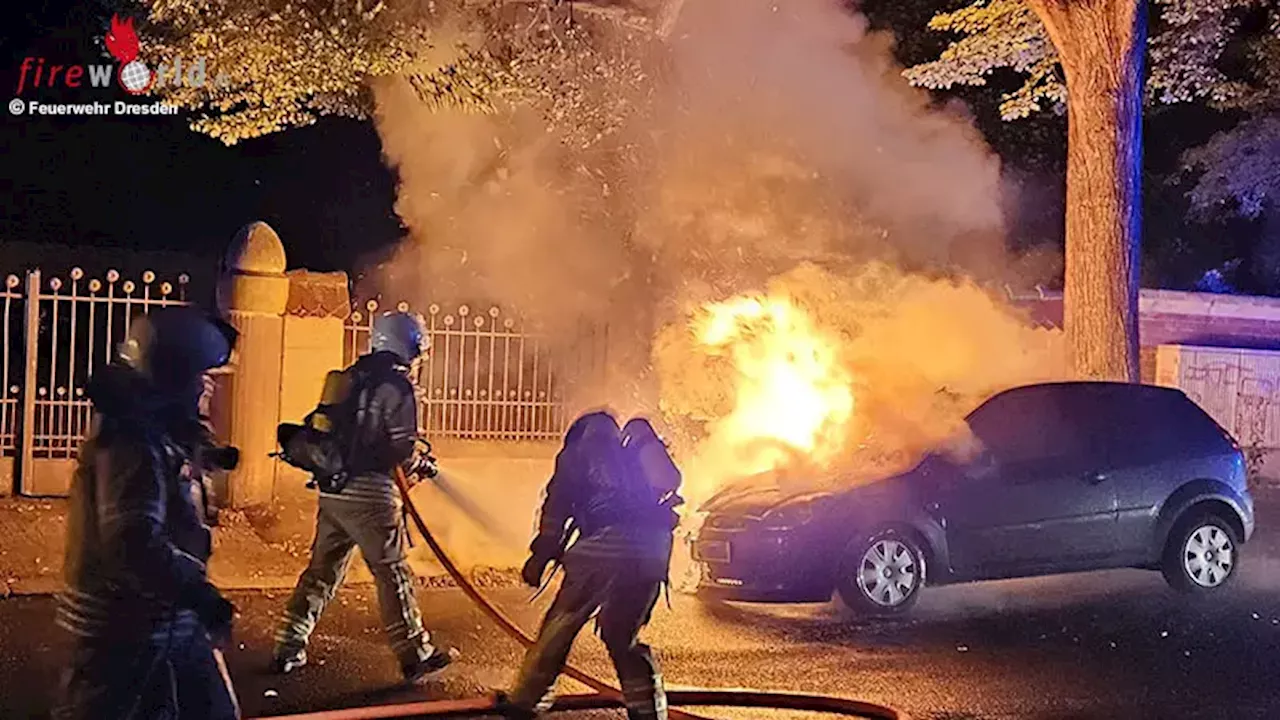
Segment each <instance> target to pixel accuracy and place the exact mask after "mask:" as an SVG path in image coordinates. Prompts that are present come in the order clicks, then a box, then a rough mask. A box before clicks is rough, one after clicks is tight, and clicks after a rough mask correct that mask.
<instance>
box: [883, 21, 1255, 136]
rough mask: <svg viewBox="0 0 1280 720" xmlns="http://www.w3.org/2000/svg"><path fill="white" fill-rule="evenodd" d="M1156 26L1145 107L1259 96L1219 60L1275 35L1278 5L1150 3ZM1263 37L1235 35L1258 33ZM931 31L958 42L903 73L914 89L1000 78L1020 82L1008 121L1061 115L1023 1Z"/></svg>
mask: <svg viewBox="0 0 1280 720" xmlns="http://www.w3.org/2000/svg"><path fill="white" fill-rule="evenodd" d="M1153 6H1154V14H1155V15H1156V23H1155V26H1154V28H1153V32H1152V33H1151V36H1150V39H1149V40H1148V42H1147V52H1148V65H1149V67H1150V75H1149V77H1148V79H1147V85H1146V87H1147V94H1148V96H1147V99H1148V101H1149V102H1159V103H1175V102H1188V101H1192V100H1199V99H1204V100H1208V101H1210V102H1212V103H1214V104H1215V105H1218V106H1221V107H1230V106H1234V105H1239V104H1240V103H1242V102H1248V99H1249V98H1250V97H1251V96H1253V95H1255V94H1256V93H1258V92H1259V85H1258V84H1257V81H1258V80H1264V81H1265V79H1262V78H1250V77H1248V75H1249V73H1247V72H1246V73H1228V72H1226V71H1224V69H1223V65H1224V62H1223V61H1224V58H1225V57H1226V56H1227V54H1228V51H1229V50H1231V49H1233V45H1234V44H1235V43H1236V42H1237V41H1242V42H1243V43H1246V44H1251V45H1254V44H1265V43H1267V42H1270V41H1273V40H1274V39H1275V37H1276V34H1277V32H1280V5H1277V4H1276V3H1275V2H1274V0H1153ZM1260 15H1264V16H1265V17H1266V20H1267V22H1266V23H1264V24H1265V28H1266V29H1265V30H1262V31H1261V32H1252V31H1251V32H1249V33H1247V34H1248V35H1249V37H1245V38H1241V37H1240V36H1241V32H1240V31H1241V30H1242V28H1244V27H1246V26H1253V25H1257V24H1259V23H1257V20H1258V17H1259V16H1260ZM929 27H930V28H931V29H933V30H936V31H940V32H949V33H954V34H955V35H958V36H959V38H958V39H957V40H955V41H954V42H952V43H951V44H950V45H949V46H948V47H947V48H946V49H945V50H944V51H943V52H942V54H941V56H940V57H939V58H938V59H937V60H935V61H932V62H927V63H922V64H920V65H916V66H914V67H911V68H909V69H908V70H907V71H906V73H905V74H906V77H907V79H908V80H909V81H910V82H911V83H912V84H914V85H918V86H921V87H927V88H931V89H945V88H950V87H954V86H956V85H970V86H983V85H987V84H988V82H989V81H990V80H991V78H992V76H993V75H994V74H995V73H996V72H997V71H999V70H1012V71H1015V72H1017V73H1019V74H1021V75H1023V76H1025V80H1024V82H1023V83H1022V85H1021V87H1019V88H1018V89H1016V90H1014V91H1012V92H1009V93H1006V94H1005V95H1004V97H1003V102H1002V104H1001V106H1000V112H1001V115H1002V116H1003V117H1004V118H1005V119H1007V120H1013V119H1019V118H1025V117H1028V116H1030V115H1033V114H1035V113H1037V112H1041V111H1043V110H1051V111H1054V112H1062V111H1063V110H1064V109H1065V106H1066V86H1065V84H1064V81H1063V77H1062V72H1061V68H1060V67H1059V63H1058V56H1057V53H1056V51H1055V50H1054V47H1053V44H1052V43H1051V42H1050V41H1049V38H1048V36H1047V34H1046V33H1045V29H1044V26H1043V25H1042V24H1041V23H1040V21H1039V20H1038V19H1037V17H1036V15H1035V13H1034V12H1032V10H1031V8H1030V7H1029V6H1028V5H1027V4H1026V2H1025V1H1024V0H976V2H974V3H973V4H971V5H969V6H967V7H964V8H961V9H960V10H955V11H952V12H944V13H940V14H938V15H936V16H935V17H934V18H933V20H932V21H930V23H929Z"/></svg>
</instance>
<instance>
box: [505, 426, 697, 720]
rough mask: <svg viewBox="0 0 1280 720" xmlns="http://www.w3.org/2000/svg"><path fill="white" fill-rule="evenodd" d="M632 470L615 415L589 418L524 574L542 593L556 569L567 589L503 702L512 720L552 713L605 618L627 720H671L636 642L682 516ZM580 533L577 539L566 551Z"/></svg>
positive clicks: (568, 446) (577, 429) (648, 657)
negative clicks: (568, 671) (580, 642)
mask: <svg viewBox="0 0 1280 720" xmlns="http://www.w3.org/2000/svg"><path fill="white" fill-rule="evenodd" d="M635 466H636V465H635V463H634V462H631V459H630V458H628V456H627V453H626V450H625V448H624V447H623V442H622V436H621V434H620V432H619V429H618V424H617V421H616V420H614V418H613V417H612V416H611V415H609V414H608V413H603V412H599V413H591V414H588V415H584V416H583V417H581V418H579V419H578V420H577V421H576V422H574V424H573V425H572V426H571V427H570V428H569V431H568V432H567V433H566V435H565V441H564V447H563V448H562V449H561V451H560V454H559V455H558V456H557V457H556V465H555V472H554V474H553V475H552V477H551V480H550V482H548V483H547V488H546V497H545V499H544V501H543V504H542V512H541V517H540V519H539V522H538V535H537V537H536V538H535V539H534V541H533V544H532V546H531V547H530V550H531V556H530V558H529V561H528V562H527V563H526V564H525V566H524V571H523V573H522V575H523V578H524V581H525V582H526V583H527V584H529V585H531V586H533V587H539V586H540V585H541V581H542V576H543V574H544V573H545V571H546V567H547V565H548V564H550V563H551V562H552V561H559V562H560V563H561V564H562V565H563V567H564V571H565V574H564V581H563V583H562V585H561V587H560V591H559V592H558V593H557V594H556V598H555V600H554V601H553V602H552V604H551V607H550V608H549V609H548V610H547V615H546V617H545V618H544V619H543V622H542V627H541V629H540V630H539V632H538V639H537V642H536V643H535V644H534V646H533V647H531V648H530V649H529V651H528V653H527V654H526V655H525V658H524V663H523V665H522V667H521V668H520V674H519V677H518V679H517V680H516V684H515V688H514V689H513V690H512V691H511V692H510V693H504V694H502V695H501V696H500V699H499V700H500V703H501V704H502V706H503V709H504V711H505V712H506V714H507V715H509V716H511V717H527V716H530V715H532V714H534V713H535V712H536V711H537V710H539V709H541V708H544V707H545V706H546V700H547V693H548V691H549V690H550V689H551V687H552V685H553V684H554V683H555V679H556V676H557V675H559V673H560V671H561V669H563V667H564V664H565V660H566V659H567V658H568V655H569V650H570V648H571V647H572V645H573V641H574V638H575V637H577V635H578V632H579V631H580V630H581V629H582V627H583V626H584V625H586V624H587V622H589V621H590V620H591V618H592V617H593V616H595V615H596V614H597V612H598V618H597V627H598V630H599V633H600V637H601V639H602V640H604V644H605V647H606V648H607V649H608V651H609V656H610V658H611V659H612V660H613V665H614V668H615V669H616V670H617V672H618V679H619V681H620V682H621V685H622V694H623V698H624V700H625V701H626V706H627V715H628V717H629V718H631V720H665V718H666V717H667V703H666V694H665V691H664V690H663V685H662V676H661V674H660V673H659V670H658V666H657V663H656V662H655V660H654V658H653V654H652V653H651V652H650V650H649V647H648V646H646V645H644V644H643V643H641V642H640V641H639V639H638V636H639V633H640V630H641V629H642V628H643V627H644V626H645V625H646V624H648V622H649V619H650V615H651V614H652V612H653V608H654V606H655V604H656V603H657V601H658V597H659V595H660V594H661V591H662V587H663V583H664V582H665V581H666V579H667V568H668V565H669V563H670V560H671V538H672V530H673V529H674V527H675V525H674V522H673V518H675V515H674V513H672V512H671V511H670V510H664V509H663V508H662V506H661V504H660V501H659V498H657V497H656V496H654V495H653V493H652V492H651V490H650V489H649V487H648V485H647V483H646V481H645V479H644V478H643V477H642V476H640V475H639V474H638V473H637V472H635V471H634V468H635ZM575 530H576V531H577V533H578V539H577V540H576V541H575V542H573V544H572V545H570V546H568V548H567V549H566V545H567V544H568V543H569V541H570V539H571V538H570V536H571V534H572V533H573V532H574V531H575Z"/></svg>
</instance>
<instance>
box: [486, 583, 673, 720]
mask: <svg viewBox="0 0 1280 720" xmlns="http://www.w3.org/2000/svg"><path fill="white" fill-rule="evenodd" d="M661 592H662V582H661V581H644V580H630V579H628V578H627V573H626V572H625V570H623V569H622V568H621V567H620V565H619V564H615V563H608V564H606V565H600V564H597V563H581V564H571V565H570V566H567V567H566V568H565V576H564V581H563V583H562V584H561V586H560V591H559V592H558V593H556V597H555V600H554V601H552V603H551V607H550V608H548V609H547V614H546V617H544V618H543V620H542V627H541V628H540V629H539V631H538V639H537V641H536V643H535V644H534V645H533V646H532V647H531V648H529V651H528V652H527V653H526V654H525V656H524V662H523V664H522V665H521V667H520V675H519V677H518V678H517V680H516V684H515V688H514V689H513V690H512V691H511V694H510V696H509V699H510V702H511V704H512V706H514V707H515V708H517V709H519V710H522V711H526V712H533V711H535V710H537V709H539V708H541V707H542V706H543V705H544V704H545V701H546V699H547V696H548V693H549V691H550V690H551V688H552V686H553V685H554V684H555V681H556V677H557V676H559V674H560V671H561V670H562V669H564V664H565V662H566V661H567V660H568V657H569V650H570V648H572V647H573V641H574V639H575V638H576V637H577V636H578V633H579V632H580V631H581V630H582V628H583V626H584V625H586V624H587V623H588V622H589V621H590V620H591V618H592V616H595V615H596V613H597V611H598V612H599V615H598V616H597V617H596V623H597V629H598V631H599V633H600V638H601V639H602V640H603V641H604V644H605V647H606V648H607V649H608V651H609V657H610V659H611V660H613V667H614V669H615V670H617V672H618V681H619V683H620V684H621V685H622V696H623V700H624V701H625V702H626V706H627V717H628V718H630V720H666V717H667V696H666V692H665V690H664V689H663V685H662V674H661V673H660V671H659V669H658V665H657V662H656V661H655V660H654V657H653V653H652V651H650V649H649V646H647V645H645V644H643V643H641V642H640V640H639V635H640V630H641V629H642V628H643V627H644V626H645V625H647V624H648V622H649V619H650V617H651V616H652V614H653V608H654V605H656V604H657V602H658V597H659V596H660V594H661Z"/></svg>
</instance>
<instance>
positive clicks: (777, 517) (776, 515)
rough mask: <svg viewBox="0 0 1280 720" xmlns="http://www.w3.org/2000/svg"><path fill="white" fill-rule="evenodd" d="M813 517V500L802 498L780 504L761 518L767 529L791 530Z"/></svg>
mask: <svg viewBox="0 0 1280 720" xmlns="http://www.w3.org/2000/svg"><path fill="white" fill-rule="evenodd" d="M812 519H813V501H812V500H801V501H795V502H790V503H787V504H786V505H780V506H778V507H776V508H773V509H772V510H770V511H768V512H766V513H765V514H764V517H762V518H761V519H760V521H761V523H762V524H763V525H764V528H765V529H766V530H790V529H792V528H796V527H800V526H801V525H805V524H807V523H808V522H809V521H810V520H812Z"/></svg>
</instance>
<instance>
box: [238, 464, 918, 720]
mask: <svg viewBox="0 0 1280 720" xmlns="http://www.w3.org/2000/svg"><path fill="white" fill-rule="evenodd" d="M395 482H396V486H397V487H398V488H399V490H400V496H401V497H402V498H403V500H404V504H405V507H406V508H407V509H408V511H409V517H411V518H413V524H414V526H415V527H417V529H418V532H419V534H421V535H422V538H423V540H425V541H426V543H427V546H428V547H430V548H431V552H433V553H434V554H435V556H436V558H437V559H438V560H439V561H440V564H441V565H442V566H444V569H445V572H447V573H449V576H450V577H452V578H453V580H454V582H455V583H457V585H458V587H459V588H460V589H461V590H462V592H463V593H464V594H466V596H467V597H468V598H470V599H471V601H472V602H474V603H475V604H476V606H477V607H479V608H480V610H481V611H482V612H484V614H485V615H487V616H488V617H489V618H490V619H491V620H493V621H494V622H495V623H497V624H498V626H499V627H500V628H501V629H502V630H503V631H504V632H505V633H506V634H507V635H510V636H511V637H512V638H514V639H515V640H517V641H518V642H519V643H520V644H521V645H523V646H524V647H526V648H528V647H531V646H532V645H533V644H534V638H533V637H532V636H530V635H529V634H528V633H526V632H525V631H524V630H523V629H521V628H520V626H519V625H517V624H516V623H515V622H514V621H512V620H511V619H510V618H508V617H507V615H506V614H505V613H503V612H502V611H501V610H499V609H498V608H497V607H496V606H495V605H494V604H493V603H491V602H489V600H488V598H486V597H485V596H484V595H482V594H481V593H480V591H479V590H477V589H476V586H475V585H474V584H473V583H472V582H471V581H470V580H469V579H468V578H467V577H466V575H464V574H463V573H462V571H461V570H460V569H458V566H457V565H455V564H454V562H453V560H452V559H451V558H450V557H449V555H448V553H446V552H445V551H444V548H442V547H441V546H440V543H439V542H438V541H436V539H435V536H434V535H432V534H431V531H430V530H429V529H427V524H426V522H425V521H423V519H422V515H421V514H419V513H418V508H417V506H415V505H414V504H413V500H412V499H411V498H410V497H409V483H408V480H407V479H406V478H405V476H404V473H403V472H402V471H401V470H400V469H399V468H397V469H396V472H395ZM564 674H565V675H567V676H569V677H571V678H573V679H574V680H577V681H578V682H580V683H582V684H583V685H586V686H587V687H589V688H591V689H592V690H595V691H596V692H595V694H591V695H565V696H561V697H558V698H556V699H555V701H554V703H553V704H552V706H551V710H553V711H578V710H597V709H604V708H619V707H624V704H623V700H622V693H621V692H620V691H619V690H618V689H617V688H615V687H613V686H612V685H610V684H609V683H607V682H604V681H603V680H600V679H599V678H597V677H595V676H593V675H591V674H590V673H587V672H586V671H584V670H581V669H579V668H577V667H575V666H573V665H569V664H566V665H565V667H564ZM667 703H668V705H671V706H686V707H688V706H696V707H713V706H719V707H756V708H770V709H778V710H798V711H807V712H821V713H831V714H838V715H846V716H850V717H856V718H871V719H872V720H907V716H906V715H905V714H903V713H901V712H898V711H897V710H894V709H892V708H888V707H884V706H882V705H876V704H874V703H869V702H864V701H861V700H847V699H844V698H837V697H829V696H825V695H803V694H794V693H783V692H765V691H757V690H709V689H696V690H669V691H667ZM497 711H498V708H497V698H496V697H494V696H490V697H479V698H469V699H465V700H429V701H423V702H414V703H401V704H395V705H377V706H369V707H357V708H346V709H342V710H326V711H321V712H315V713H304V714H295V715H280V716H274V717H263V718H258V720H375V719H377V720H389V719H392V718H425V717H433V718H434V717H464V716H478V715H492V714H495V713H496V712H497ZM670 716H671V717H672V718H673V719H674V720H708V719H707V718H704V717H702V716H700V715H694V714H692V713H688V712H684V711H681V710H675V709H672V710H671V711H670Z"/></svg>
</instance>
